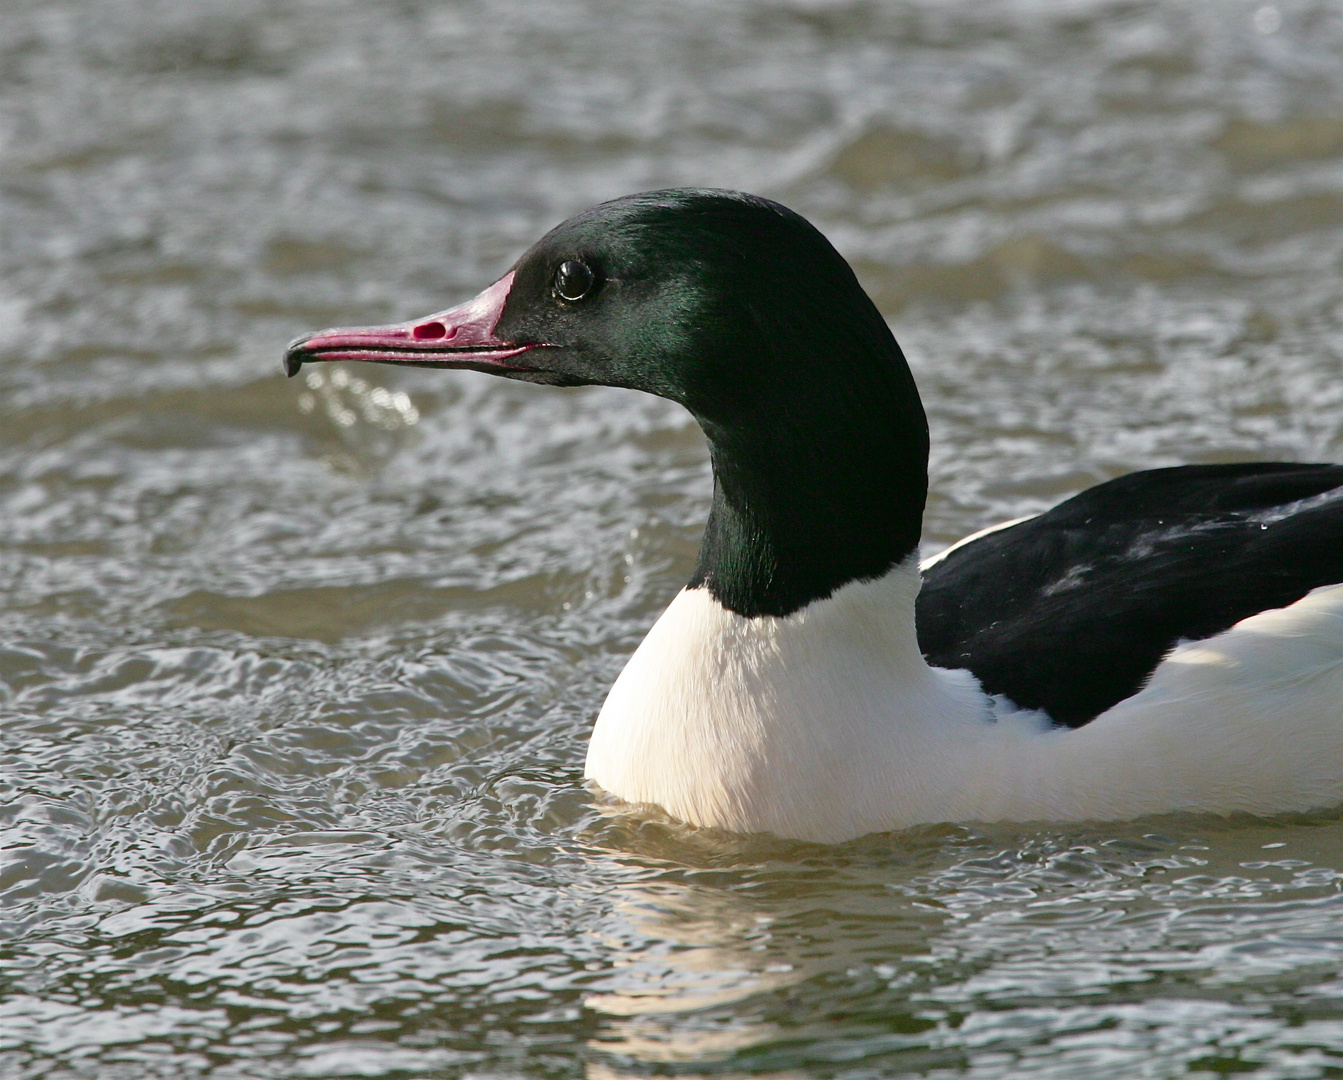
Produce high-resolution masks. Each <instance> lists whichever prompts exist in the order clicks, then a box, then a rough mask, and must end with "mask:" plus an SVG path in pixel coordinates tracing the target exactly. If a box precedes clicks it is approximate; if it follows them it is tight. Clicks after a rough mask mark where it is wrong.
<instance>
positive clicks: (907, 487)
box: [690, 325, 928, 618]
mask: <svg viewBox="0 0 1343 1080" xmlns="http://www.w3.org/2000/svg"><path fill="white" fill-rule="evenodd" d="M882 329H883V330H884V329H885V327H884V325H883V327H882ZM882 336H883V337H884V338H885V341H884V342H882V344H883V345H888V347H886V348H882V349H881V355H877V356H872V355H867V356H864V357H862V358H861V362H860V363H858V364H849V363H846V362H845V360H844V358H843V357H838V356H835V355H833V354H832V355H831V356H830V357H828V358H827V362H826V363H825V364H819V365H817V367H818V368H820V369H823V370H825V369H828V373H829V374H830V375H831V376H834V377H833V378H829V379H826V378H825V376H824V375H822V374H821V372H819V371H818V372H814V374H818V375H821V378H822V380H823V381H821V382H816V381H812V382H811V385H808V386H801V387H798V386H792V387H790V386H788V385H783V384H781V385H779V386H778V387H777V390H778V393H777V394H772V395H770V397H771V399H772V400H766V401H762V402H760V403H759V407H758V408H756V409H753V410H752V412H753V414H754V415H753V417H752V418H751V419H750V420H748V421H746V422H742V421H741V420H740V419H738V420H737V421H736V422H734V423H733V424H731V425H730V426H720V425H716V424H714V423H713V422H711V421H708V420H705V419H704V418H700V422H701V426H702V427H703V428H704V430H705V434H706V435H707V436H708V439H709V448H710V454H711V457H712V460H713V469H714V498H713V508H712V509H711V511H710V513H709V521H708V524H707V526H706V527H705V531H704V538H703V541H702V543H701V546H700V552H699V559H698V562H697V563H696V566H695V572H694V575H693V577H692V578H691V580H690V587H692V588H696V587H703V588H707V589H708V590H709V591H710V592H711V593H712V594H713V596H714V597H715V598H716V599H717V600H718V602H719V603H721V604H722V605H723V606H724V607H726V608H728V609H729V610H731V611H735V612H737V613H738V614H740V615H745V616H747V617H752V618H753V617H756V616H759V615H775V616H782V615H788V614H790V613H792V612H794V611H797V610H799V609H800V608H803V607H806V606H807V605H808V604H809V603H811V602H812V601H814V600H819V599H821V598H823V597H827V596H829V595H830V594H831V593H833V592H834V591H835V590H836V589H838V588H840V587H841V586H843V585H846V584H848V583H849V582H851V581H856V580H864V579H871V578H877V577H880V576H881V575H883V574H885V573H886V572H887V571H888V570H890V569H891V568H892V567H893V566H895V565H896V564H897V563H899V562H901V561H902V560H904V559H905V558H907V557H908V556H909V555H911V554H912V553H914V552H915V551H916V550H917V548H918V544H919V534H920V530H921V527H922V521H923V506H924V500H925V498H926V495H927V490H928V471H927V464H928V429H927V422H926V420H925V418H924V414H923V407H922V405H921V404H920V402H919V398H918V393H917V391H916V390H915V388H914V384H913V378H912V376H911V375H910V373H909V369H908V367H906V365H905V361H904V357H903V356H902V355H901V354H900V350H899V347H898V346H897V345H896V344H895V340H894V339H893V338H891V337H890V335H889V331H887V332H886V333H885V334H884V335H882ZM868 344H869V345H870V344H871V342H870V340H869V343H868ZM855 368H857V372H855V370H854V369H855ZM855 376H856V377H855Z"/></svg>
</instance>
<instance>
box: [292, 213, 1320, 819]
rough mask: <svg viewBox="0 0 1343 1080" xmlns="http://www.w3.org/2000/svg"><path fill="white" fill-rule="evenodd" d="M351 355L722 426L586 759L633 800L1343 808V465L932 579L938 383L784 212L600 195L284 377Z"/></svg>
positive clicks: (1023, 810) (1094, 523)
mask: <svg viewBox="0 0 1343 1080" xmlns="http://www.w3.org/2000/svg"><path fill="white" fill-rule="evenodd" d="M339 359H367V360H375V361H377V362H381V363H402V364H416V365H420V366H436V367H450V368H468V369H471V370H476V371H485V372H488V373H491V374H495V375H500V376H503V377H506V378H511V379H517V380H522V381H528V382H537V383H546V384H551V385H559V386H572V385H582V384H590V383H596V384H603V385H610V386H620V387H627V388H631V389H637V390H643V391H646V392H649V393H653V394H657V395H659V396H662V397H666V398H669V399H671V400H673V401H676V402H678V403H680V404H681V405H683V406H685V407H686V408H687V409H688V410H689V411H690V412H691V413H692V415H694V417H695V418H696V420H697V421H698V422H699V424H700V427H701V428H702V429H703V431H704V433H705V435H706V437H707V440H708V444H709V454H710V458H711V460H712V463H713V470H714V498H713V503H712V507H711V510H710V514H709V520H708V522H707V524H706V527H705V533H704V538H703V540H702V542H701V547H700V554H699V558H698V560H697V562H696V566H695V569H694V572H693V573H692V575H691V579H690V582H689V584H688V585H687V587H686V588H685V589H683V590H682V591H681V592H680V593H679V594H678V595H677V596H676V597H675V598H674V599H673V600H672V602H671V605H670V606H669V607H668V608H667V610H666V612H665V613H664V614H663V615H662V617H661V618H660V619H659V620H658V621H657V623H656V624H655V625H654V626H653V628H652V629H651V630H650V631H649V633H648V636H647V637H646V638H645V639H644V641H643V643H642V644H641V645H640V646H639V648H638V649H637V650H636V651H635V653H634V655H633V656H632V657H631V658H630V660H629V662H628V663H627V665H626V666H625V669H624V670H623V671H622V673H621V674H620V676H619V678H618V679H617V680H616V683H615V685H614V686H613V687H612V689H611V691H610V694H609V695H608V697H607V699H606V703H605V704H604V706H603V707H602V710H601V713H600V715H599V717H598V719H597V722H596V726H595V728H594V731H593V735H592V740H591V743H590V745H589V751H588V758H587V767H586V772H587V776H588V777H589V778H590V779H591V780H592V781H593V782H594V783H595V784H596V785H598V786H599V787H600V788H601V789H603V790H605V791H606V792H608V793H609V794H611V795H613V796H616V797H618V798H620V799H623V800H625V801H627V802H630V803H647V804H655V805H657V806H660V807H662V808H663V809H664V810H666V811H667V812H669V813H671V814H672V815H674V816H675V817H678V818H680V819H682V820H684V821H686V822H689V823H691V824H694V825H702V826H715V827H719V828H724V829H729V830H734V831H739V832H772V833H776V834H778V835H781V836H786V837H794V838H800V839H807V840H818V841H837V840H843V839H847V838H850V837H854V836H858V835H862V834H864V833H867V832H872V831H876V830H886V829H896V828H902V827H906V826H909V825H914V824H919V823H927V822H938V821H966V820H983V821H997V820H1016V821H1029V820H1086V819H1093V820H1114V819H1121V818H1130V817H1136V816H1140V815H1143V814H1149V813H1159V812H1167V811H1175V810H1191V811H1207V812H1215V813H1232V812H1247V813H1253V814H1271V813H1278V812H1284V811H1300V810H1309V809H1315V808H1320V807H1326V806H1333V805H1336V804H1338V803H1341V802H1343V466H1337V465H1298V464H1292V463H1272V462H1270V463H1256V464H1246V465H1226V466H1187V467H1184V468H1180V469H1162V470H1152V471H1148V472H1140V473H1133V474H1130V475H1129V476H1125V477H1119V478H1117V479H1115V480H1112V481H1110V482H1108V483H1106V484H1102V485H1099V486H1098V487H1095V488H1092V489H1089V490H1088V491H1085V492H1082V493H1080V494H1079V495H1077V496H1075V497H1074V498H1072V499H1070V500H1067V501H1066V502H1064V503H1062V504H1060V505H1059V506H1057V507H1054V508H1053V509H1051V510H1049V511H1046V512H1045V513H1043V514H1040V515H1037V516H1035V517H1032V518H1029V519H1021V520H1019V521H1016V522H1009V523H1006V524H1005V525H1003V526H998V527H995V528H992V529H987V530H983V531H982V532H981V533H978V534H976V535H975V536H972V537H969V538H967V539H966V540H965V541H962V542H961V543H960V544H958V545H953V547H952V548H950V549H948V550H947V551H945V552H942V553H941V554H939V555H937V556H935V557H934V558H932V559H930V560H928V561H927V562H926V563H925V564H924V570H923V572H922V573H921V571H920V566H919V562H918V556H919V548H918V545H919V533H920V527H921V518H922V512H923V504H924V499H925V495H926V491H927V450H928V432H927V424H926V421H925V419H924V414H923V409H922V405H921V403H920V401H919V397H918V392H917V389H916V388H915V386H914V382H913V378H912V376H911V375H910V372H909V369H908V367H907V365H906V364H905V360H904V357H903V355H902V354H901V352H900V348H899V346H898V345H897V344H896V342H895V339H894V337H892V336H891V333H890V330H889V328H888V327H887V326H886V323H885V321H884V320H883V319H882V318H881V316H880V314H879V313H878V312H877V310H876V308H875V307H874V306H873V305H872V303H871V301H870V300H869V299H868V297H867V296H866V294H865V293H864V292H863V291H862V289H861V287H860V286H859V284H858V282H857V280H856V279H855V278H854V275H853V272H852V270H851V269H850V268H849V266H848V264H847V263H845V262H844V260H843V259H842V258H841V257H840V256H839V254H838V253H837V252H836V251H835V250H834V248H833V247H831V246H830V244H829V243H828V242H827V241H826V240H825V238H824V237H823V236H821V234H820V233H819V232H817V231H816V229H815V228H814V227H813V226H811V225H810V224H809V223H808V222H806V221H805V220H804V219H802V218H800V217H799V216H798V215H796V214H794V213H792V212H791V211H789V210H787V209H786V208H784V207H782V206H779V205H778V204H777V203H772V202H770V201H768V200H764V199H759V198H756V197H753V196H748V195H742V194H740V193H736V192H721V191H707V190H698V189H682V190H674V191H663V192H650V193H645V194H643V195H636V196H630V197H627V198H625V199H619V200H615V201H614V202H611V203H606V204H603V205H601V206H598V207H595V208H594V209H592V210H590V211H587V212H586V213H584V214H580V215H578V216H577V217H575V218H573V219H571V220H570V221H568V222H565V223H563V224H562V225H560V226H558V227H557V228H556V229H554V230H552V231H551V232H550V233H549V234H547V235H546V236H545V237H543V238H542V239H541V240H540V241H539V242H538V243H537V244H536V245H534V246H533V247H532V248H531V249H530V250H529V251H528V252H527V253H525V254H524V255H523V256H522V258H520V259H519V260H518V262H517V263H516V264H515V266H514V267H513V269H512V270H510V271H509V273H508V274H506V275H505V276H504V277H503V278H501V279H500V280H499V281H497V282H495V283H494V284H493V285H491V286H490V287H489V288H488V289H487V290H485V292H483V293H481V294H480V296H478V297H476V298H475V299H474V300H472V301H469V302H468V303H467V304H464V305H461V306H460V307H458V308H454V309H450V310H448V311H444V312H439V313H437V314H435V315H431V316H428V317H426V318H425V319H420V320H415V321H413V322H408V323H402V324H398V325H394V326H386V327H356V328H344V329H342V328H338V329H335V330H328V331H323V332H321V333H318V334H314V335H310V336H307V337H304V338H301V339H299V340H297V341H295V342H294V343H293V344H292V345H291V346H290V349H289V352H288V354H287V355H286V368H287V370H289V372H290V373H291V374H293V373H294V372H296V371H297V370H298V368H299V366H300V365H301V364H303V363H306V362H309V361H313V360H339Z"/></svg>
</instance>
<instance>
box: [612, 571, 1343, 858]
mask: <svg viewBox="0 0 1343 1080" xmlns="http://www.w3.org/2000/svg"><path fill="white" fill-rule="evenodd" d="M918 587H919V574H918V567H917V565H916V562H915V560H914V559H910V560H909V561H908V562H906V563H904V564H902V565H901V566H898V567H896V568H895V569H894V570H892V571H891V572H890V573H889V574H887V575H886V576H885V577H884V578H882V579H880V580H878V581H873V582H860V583H854V584H850V585H847V586H845V587H844V588H843V589H841V590H839V591H838V592H836V593H835V594H834V595H833V596H831V597H829V598H828V599H826V600H821V601H817V602H816V603H813V604H811V605H809V606H808V607H807V608H805V609H803V610H802V611H799V612H796V613H794V614H792V615H789V616H786V617H784V618H774V617H769V616H766V617H761V618H756V619H747V618H743V617H742V616H740V615H737V614H734V613H733V612H730V611H726V610H725V609H724V608H723V607H722V606H721V605H719V604H718V602H717V601H716V600H714V599H713V597H712V596H711V595H710V593H709V592H708V591H707V590H705V589H687V590H683V591H682V592H681V593H679V594H678V595H677V597H676V598H675V600H673V601H672V604H671V606H670V607H669V608H668V609H667V611H666V612H665V613H664V614H663V616H662V617H661V618H660V619H659V620H658V622H657V623H656V624H655V625H654V627H653V629H652V630H651V631H649V634H648V636H647V637H646V638H645V639H644V641H643V643H642V644H641V645H640V646H639V648H638V649H637V650H636V651H635V653H634V655H633V656H632V657H631V658H630V661H629V663H628V664H627V665H626V667H625V669H624V671H623V672H621V674H620V677H619V678H618V679H617V680H616V683H615V685H614V686H613V687H612V688H611V692H610V694H609V695H608V696H607V699H606V703H605V705H604V706H603V707H602V710H601V714H600V716H599V717H598V719H597V724H596V727H595V729H594V730H593V734H592V741H591V744H590V745H589V748H588V757H587V775H588V777H589V778H590V779H592V780H593V781H595V782H596V783H597V784H598V785H599V786H600V787H602V788H603V789H605V790H606V791H607V792H609V793H611V794H612V795H615V796H617V797H619V798H621V799H624V800H625V801H627V802H631V803H654V804H656V805H658V806H661V807H662V808H663V809H665V810H666V811H668V812H669V813H671V814H672V815H674V816H676V817H678V818H680V819H682V820H684V821H687V822H689V823H691V824H695V825H704V826H717V827H720V828H724V829H730V830H733V831H737V832H762V831H763V832H773V833H776V834H778V835H780V836H787V837H794V838H799V839H808V840H820V841H836V840H842V839H847V838H850V837H854V836H859V835H862V834H863V833H867V832H873V831H879V830H885V829H894V828H903V827H906V826H909V825H912V824H917V823H921V822H934V821H964V820H1023V821H1024V820H1062V819H1073V820H1077V819H1118V818H1127V817H1133V816H1137V815H1139V814H1144V813H1151V812H1158V811H1165V810H1174V809H1191V810H1208V811H1217V812H1231V811H1236V810H1243V811H1248V812H1253V813H1271V812H1278V811H1287V810H1305V809H1311V808H1315V807H1321V806H1326V805H1332V804H1334V803H1338V802H1343V585H1339V586H1331V587H1328V588H1325V589H1317V590H1316V591H1315V592H1314V593H1312V594H1311V595H1310V596H1308V597H1306V598H1304V599H1303V600H1301V601H1299V602H1298V603H1296V604H1293V605H1292V606H1291V607H1288V608H1284V609H1281V610H1276V611H1271V612H1265V613H1262V614H1260V615H1257V616H1254V617H1253V618H1251V619H1246V620H1244V621H1243V622H1241V623H1239V624H1237V625H1236V626H1235V627H1233V628H1232V629H1231V630H1228V631H1226V632H1225V633H1223V634H1221V635H1219V636H1217V637H1216V638H1213V639H1211V640H1209V641H1205V642H1199V643H1196V644H1188V645H1182V646H1179V647H1177V648H1176V649H1174V650H1172V652H1171V654H1170V655H1169V656H1168V657H1167V658H1166V660H1165V661H1163V663H1162V664H1161V665H1160V666H1159V667H1158V668H1157V670H1156V672H1155V673H1154V674H1153V677H1152V679H1151V680H1150V682H1149V684H1148V686H1147V687H1146V688H1145V689H1143V690H1142V691H1141V692H1140V693H1138V694H1136V695H1134V696H1133V697H1131V698H1128V699H1127V700H1125V701H1123V702H1121V703H1119V704H1118V705H1116V706H1115V707H1114V708H1112V709H1111V710H1109V711H1108V712H1107V713H1105V714H1103V715H1102V716H1100V717H1098V718H1097V719H1095V720H1093V721H1092V722H1091V723H1090V724H1088V725H1086V726H1085V727H1083V728H1080V729H1077V730H1075V731H1073V730H1067V729H1054V728H1051V727H1050V726H1049V723H1048V720H1047V718H1045V717H1044V716H1042V715H1041V714H1039V713H1034V712H1028V711H1022V710H1017V709H1015V708H1013V707H1012V706H1011V705H1010V703H1006V702H1003V701H1001V700H995V699H992V698H989V697H988V696H987V695H985V694H984V693H983V692H982V690H981V689H980V686H979V683H978V681H977V680H976V679H975V678H974V677H973V676H972V675H971V674H970V673H969V672H966V671H944V670H940V669H936V668H930V667H929V666H928V665H927V664H926V663H925V662H924V660H923V657H922V656H921V655H920V653H919V650H918V644H917V639H916V637H915V633H914V598H915V596H916V595H917V592H918Z"/></svg>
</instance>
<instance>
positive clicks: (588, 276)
mask: <svg viewBox="0 0 1343 1080" xmlns="http://www.w3.org/2000/svg"><path fill="white" fill-rule="evenodd" d="M596 280H597V278H596V275H595V274H593V272H592V269H591V268H590V267H589V266H588V264H587V263H584V262H579V261H578V260H576V259H569V260H567V261H565V262H562V263H560V268H559V269H558V270H556V271H555V295H556V296H558V297H560V298H561V299H563V300H569V301H573V300H582V299H583V297H585V296H587V294H588V293H589V292H590V291H591V290H592V284H593V282H594V281H596Z"/></svg>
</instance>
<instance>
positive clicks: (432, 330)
mask: <svg viewBox="0 0 1343 1080" xmlns="http://www.w3.org/2000/svg"><path fill="white" fill-rule="evenodd" d="M447 332H448V328H447V327H446V326H444V325H443V324H442V323H441V322H430V323H422V324H421V325H419V326H417V327H415V330H414V332H413V333H414V337H415V340H416V341H434V340H436V339H437V338H441V337H444V336H446V335H447Z"/></svg>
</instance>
